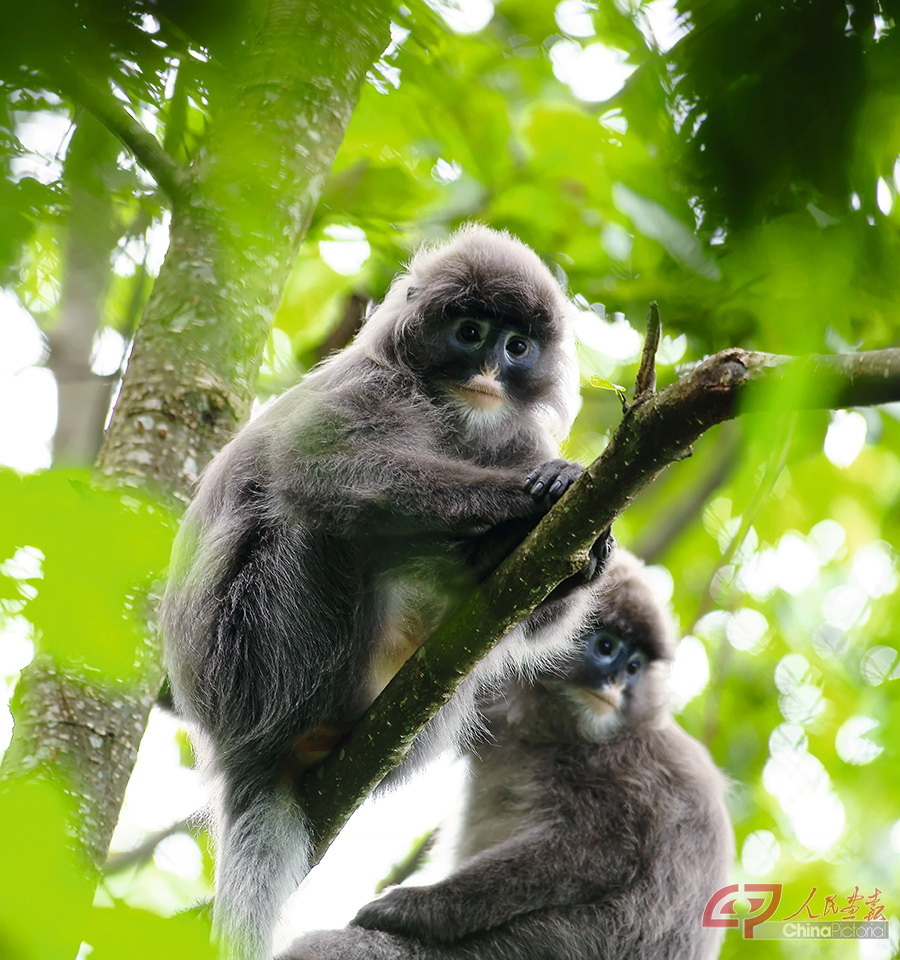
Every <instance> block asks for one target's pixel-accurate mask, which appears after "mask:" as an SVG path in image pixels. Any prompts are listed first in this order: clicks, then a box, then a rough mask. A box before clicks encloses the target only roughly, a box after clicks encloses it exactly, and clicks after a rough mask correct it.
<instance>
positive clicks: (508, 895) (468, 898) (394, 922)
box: [353, 827, 639, 943]
mask: <svg viewBox="0 0 900 960" xmlns="http://www.w3.org/2000/svg"><path fill="white" fill-rule="evenodd" d="M638 862H639V861H638V853H637V849H636V845H633V844H628V843H627V842H626V839H625V837H623V836H622V835H621V834H618V835H617V836H615V837H612V836H610V837H603V838H597V837H573V836H572V833H571V831H570V830H569V831H565V830H563V829H562V828H559V829H553V830H548V829H547V828H546V827H539V828H536V829H535V830H533V831H530V832H529V833H527V834H524V835H522V836H519V837H516V838H514V839H512V840H508V841H506V842H504V843H500V844H498V845H497V846H495V847H492V848H491V849H490V850H486V851H484V852H483V853H480V854H478V855H476V856H474V857H472V858H471V859H470V860H468V861H466V862H465V863H464V864H463V865H462V866H461V867H460V869H459V870H457V871H456V872H455V873H454V874H452V875H451V876H450V877H448V878H447V879H446V880H443V881H441V882H440V883H436V884H434V885H433V886H431V887H397V888H395V889H393V890H391V891H390V892H389V893H387V894H385V896H383V897H381V898H380V899H378V900H375V901H373V902H372V903H370V904H368V905H367V906H365V907H363V908H362V910H360V911H359V913H358V914H357V915H356V917H355V918H354V920H353V923H354V924H355V925H357V926H362V927H367V928H369V929H372V930H384V931H386V932H388V933H394V934H400V935H403V936H408V937H414V938H416V939H419V940H423V941H425V942H432V943H452V942H454V941H456V940H459V939H461V938H463V937H466V936H469V935H471V934H474V933H478V932H482V931H486V930H490V929H491V928H493V927H496V926H498V925H500V924H502V923H505V922H507V921H509V920H512V919H513V918H514V917H517V916H520V915H522V914H525V913H531V912H533V911H535V910H546V909H548V908H552V907H562V906H567V905H573V904H583V903H591V902H595V901H597V900H598V899H600V898H602V897H603V896H604V895H605V894H607V893H609V892H611V891H613V890H617V889H621V887H622V886H623V885H625V884H627V883H628V882H629V880H630V879H631V878H632V877H633V876H634V874H635V872H636V870H637V868H638Z"/></svg>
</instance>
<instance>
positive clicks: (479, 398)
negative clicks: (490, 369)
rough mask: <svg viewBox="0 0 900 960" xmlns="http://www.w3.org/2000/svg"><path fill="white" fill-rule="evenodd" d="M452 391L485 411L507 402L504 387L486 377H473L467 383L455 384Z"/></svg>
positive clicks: (491, 378)
mask: <svg viewBox="0 0 900 960" xmlns="http://www.w3.org/2000/svg"><path fill="white" fill-rule="evenodd" d="M452 389H453V391H454V392H455V393H457V394H458V395H459V396H461V397H462V398H463V399H464V400H466V401H468V402H469V403H471V404H473V405H474V406H477V407H481V408H482V409H484V410H490V409H493V408H494V407H497V406H499V405H500V404H501V403H503V402H504V401H505V400H506V393H505V392H504V390H503V387H501V386H500V384H499V383H497V381H496V380H495V379H494V378H493V377H488V376H484V375H480V376H477V377H472V379H471V380H467V381H466V382H465V383H454V384H453V387H452Z"/></svg>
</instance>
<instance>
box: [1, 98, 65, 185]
mask: <svg viewBox="0 0 900 960" xmlns="http://www.w3.org/2000/svg"><path fill="white" fill-rule="evenodd" d="M15 120H16V136H17V137H18V138H19V140H20V141H21V143H22V146H23V147H25V149H26V150H27V151H28V152H27V153H25V154H24V155H22V156H19V157H13V158H12V160H11V161H10V172H11V174H12V178H13V180H21V179H22V178H23V177H34V179H35V180H40V182H41V183H53V182H54V181H56V180H58V179H59V178H60V176H61V175H62V158H63V156H64V155H65V152H66V146H67V142H68V140H69V137H71V135H72V129H73V128H72V121H71V119H70V118H69V116H68V115H67V114H65V113H56V112H54V111H51V110H37V111H34V112H32V111H30V110H29V111H24V110H23V111H20V112H17V113H16V114H15Z"/></svg>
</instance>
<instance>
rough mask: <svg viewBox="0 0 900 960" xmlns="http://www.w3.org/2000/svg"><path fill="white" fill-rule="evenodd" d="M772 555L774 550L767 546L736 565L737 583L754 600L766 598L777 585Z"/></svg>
mask: <svg viewBox="0 0 900 960" xmlns="http://www.w3.org/2000/svg"><path fill="white" fill-rule="evenodd" d="M774 557H775V551H774V550H773V549H771V548H767V549H765V550H760V551H759V552H758V553H754V554H753V555H752V556H750V557H748V558H747V560H745V561H744V563H742V564H741V565H740V566H739V567H738V576H737V585H738V587H739V588H740V589H741V590H744V591H745V592H746V593H749V594H750V596H751V597H753V599H754V600H766V599H768V597H769V596H771V594H772V593H774V592H775V590H776V589H777V587H778V585H779V584H778V580H777V579H776V573H775V564H774Z"/></svg>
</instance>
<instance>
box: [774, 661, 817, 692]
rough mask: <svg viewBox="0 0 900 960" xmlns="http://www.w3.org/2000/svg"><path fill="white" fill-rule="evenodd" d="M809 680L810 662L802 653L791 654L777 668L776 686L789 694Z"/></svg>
mask: <svg viewBox="0 0 900 960" xmlns="http://www.w3.org/2000/svg"><path fill="white" fill-rule="evenodd" d="M808 678H809V660H807V659H806V657H804V656H803V654H802V653H789V654H787V655H786V656H784V657H782V658H781V660H779V661H778V665H777V666H776V667H775V686H776V687H778V689H779V690H780V691H781V692H782V693H787V692H788V691H790V690H793V689H794V688H795V687H797V686H799V685H800V684H801V683H804V682H805V681H806V680H807V679H808Z"/></svg>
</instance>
